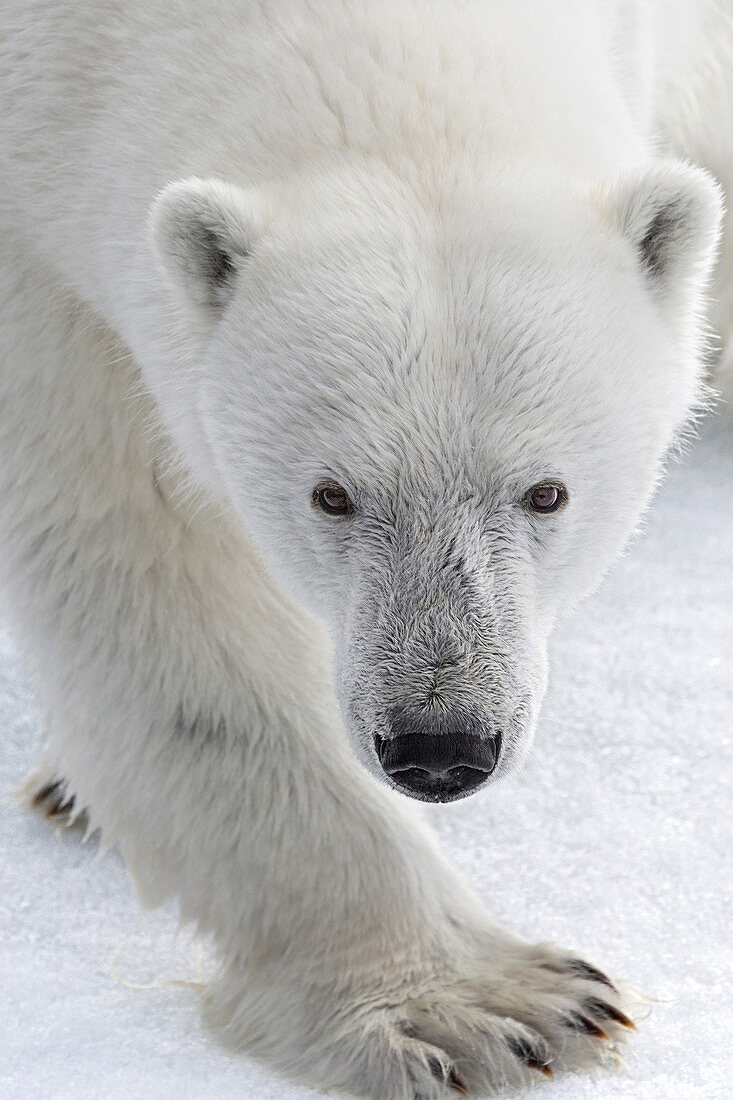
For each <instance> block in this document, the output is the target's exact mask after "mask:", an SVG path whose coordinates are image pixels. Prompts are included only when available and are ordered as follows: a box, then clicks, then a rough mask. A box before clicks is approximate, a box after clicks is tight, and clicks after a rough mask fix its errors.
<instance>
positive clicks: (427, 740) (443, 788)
mask: <svg viewBox="0 0 733 1100" xmlns="http://www.w3.org/2000/svg"><path fill="white" fill-rule="evenodd" d="M409 724H410V727H411V728H410V729H409V732H396V734H395V736H392V737H375V739H374V744H375V748H376V750H377V755H378V757H379V762H380V764H381V765H382V767H383V769H384V771H385V772H386V773H387V775H389V776H390V777H391V778H392V780H393V782H394V783H396V784H397V786H399V787H400V788H401V789H402V790H404V791H405V792H406V793H407V794H411V795H412V796H413V797H415V798H421V799H423V800H425V801H430V802H448V801H452V800H454V799H456V798H461V797H462V796H463V795H465V794H468V793H469V792H470V791H472V790H474V789H475V788H476V787H478V786H480V785H481V784H482V783H483V782H484V781H485V780H486V779H487V778H488V777H489V776H490V775H491V773H492V772H493V771H494V769H495V768H496V765H497V762H498V759H499V753H500V749H501V735H500V734H497V735H494V736H487V735H483V736H481V735H479V734H478V733H474V732H467V731H465V730H459V731H458V732H454V731H451V732H447V731H446V732H440V731H436V732H432V731H431V732H423V731H419V730H416V728H415V726H416V722H415V720H414V719H410V723H409ZM426 724H427V725H428V728H430V722H429V721H428V722H427V723H426ZM395 726H397V731H398V730H399V729H400V723H399V722H398V723H394V722H393V723H392V728H393V729H395ZM402 728H404V726H403V727H402Z"/></svg>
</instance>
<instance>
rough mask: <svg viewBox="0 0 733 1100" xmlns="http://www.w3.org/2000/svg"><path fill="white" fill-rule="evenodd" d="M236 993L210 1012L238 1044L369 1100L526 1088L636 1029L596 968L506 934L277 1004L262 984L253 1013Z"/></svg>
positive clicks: (599, 1057) (588, 1064) (591, 1060)
mask: <svg viewBox="0 0 733 1100" xmlns="http://www.w3.org/2000/svg"><path fill="white" fill-rule="evenodd" d="M230 976H231V972H230ZM252 992H253V990H252V987H251V985H250V990H249V993H250V996H251V993H252ZM274 992H275V990H274V989H273V988H271V989H270V990H269V994H270V995H272V994H273V993H274ZM228 994H229V995H228V996H227V998H226V999H227V1000H228V1002H229V1008H225V1009H224V1016H222V1014H221V1010H222V1008H223V1007H224V1006H223V1003H222V1001H221V1000H219V1003H218V1009H216V1010H215V1011H214V1012H213V1013H212V1015H214V1016H218V1019H216V1020H215V1022H216V1023H217V1024H218V1025H219V1027H220V1028H222V1027H223V1030H225V1031H228V1032H229V1037H230V1041H233V1042H235V1043H236V1045H238V1046H245V1047H246V1049H247V1050H248V1051H249V1052H250V1053H251V1054H254V1055H255V1056H258V1057H259V1058H260V1059H261V1060H262V1061H264V1062H265V1063H266V1064H268V1065H269V1066H271V1067H272V1068H276V1069H279V1070H280V1071H281V1072H284V1073H286V1074H287V1075H288V1076H290V1077H291V1078H294V1079H296V1080H299V1081H302V1082H304V1083H308V1084H310V1085H312V1086H315V1087H317V1088H325V1089H333V1090H335V1091H336V1092H337V1093H338V1094H339V1095H343V1096H351V1097H360V1098H363V1100H448V1098H450V1097H452V1098H453V1100H455V1097H456V1096H457V1095H464V1096H468V1095H474V1096H477V1097H478V1096H485V1095H493V1094H495V1093H496V1092H497V1091H501V1090H504V1089H510V1090H514V1091H518V1090H521V1089H522V1088H524V1087H525V1086H527V1085H530V1084H531V1083H533V1082H536V1081H539V1080H541V1077H542V1075H545V1076H547V1077H551V1076H552V1075H553V1072H554V1071H555V1070H559V1069H578V1068H585V1069H588V1068H592V1067H594V1066H597V1065H599V1064H602V1063H604V1062H606V1061H612V1060H613V1058H614V1055H615V1054H616V1052H617V1050H618V1048H619V1046H620V1044H621V1043H622V1042H623V1041H624V1040H625V1039H626V1038H627V1037H628V1035H629V1034H630V1032H631V1031H632V1030H633V1028H634V1025H633V1022H632V1020H631V1017H630V1015H629V1006H628V1004H627V1003H626V1002H625V1000H624V998H623V996H622V994H621V993H620V992H619V990H618V989H617V988H616V987H615V986H614V985H613V984H612V983H611V981H610V979H608V978H607V977H606V976H605V975H604V974H602V973H601V972H600V971H599V970H597V969H596V968H595V967H592V966H591V965H590V964H588V963H586V962H585V961H584V960H581V959H579V958H577V957H575V956H572V955H568V954H565V953H563V952H561V951H559V950H557V949H556V948H553V947H551V946H550V945H540V946H539V947H528V946H526V945H522V944H517V943H514V942H512V943H511V944H510V943H509V941H508V942H507V945H506V946H504V947H503V948H502V949H501V950H500V951H497V950H494V951H493V952H492V953H491V954H490V955H486V956H485V957H476V956H475V955H474V956H473V957H471V958H467V957H466V956H465V955H464V956H463V957H462V958H455V957H454V958H452V959H449V958H447V956H446V957H443V959H442V960H441V961H440V962H437V961H435V962H434V965H433V966H432V968H430V969H427V968H425V967H424V966H421V967H420V968H419V969H411V972H410V973H409V974H404V975H400V974H399V973H397V972H396V971H395V970H391V969H390V967H389V966H388V965H386V964H383V965H381V966H379V967H377V966H375V967H374V968H373V969H372V970H371V980H369V975H367V974H365V973H364V970H363V969H360V974H359V976H358V978H357V977H356V976H355V975H349V974H341V975H339V977H338V978H337V979H336V980H335V981H331V982H328V983H327V984H326V985H321V984H320V983H316V985H314V986H311V987H310V989H304V988H300V989H299V990H298V991H297V992H296V991H293V995H292V997H291V998H289V1001H288V1004H287V1006H285V1005H284V1004H283V1002H282V1001H281V1002H280V1010H279V1011H275V1002H274V1001H273V1000H271V996H269V995H268V992H267V991H265V990H262V994H261V996H258V997H256V1001H257V1007H256V1010H255V1013H254V1015H252V1008H254V1007H255V1006H254V1004H253V1003H252V1002H251V1001H250V1004H249V1006H247V1004H246V1001H247V999H248V998H247V995H246V994H245V1003H242V1001H240V1002H239V1004H237V1005H236V1007H235V997H236V995H235V994H234V992H233V989H232V987H230V989H229V991H228ZM278 1000H279V997H278ZM212 1008H215V1004H214V1002H212ZM230 1010H233V1011H234V1014H235V1017H236V1019H237V1024H236V1031H237V1032H238V1034H237V1035H235V1034H234V1029H232V1027H231V1023H232V1021H231V1018H230V1020H229V1021H226V1020H225V1017H226V1016H228V1015H229V1011H230Z"/></svg>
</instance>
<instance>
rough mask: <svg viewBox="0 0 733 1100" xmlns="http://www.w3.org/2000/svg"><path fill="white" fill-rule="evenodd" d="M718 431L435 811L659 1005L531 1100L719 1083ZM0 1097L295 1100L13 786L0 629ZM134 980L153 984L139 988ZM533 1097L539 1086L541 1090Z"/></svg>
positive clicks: (722, 461)
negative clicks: (599, 1064)
mask: <svg viewBox="0 0 733 1100" xmlns="http://www.w3.org/2000/svg"><path fill="white" fill-rule="evenodd" d="M732 555H733V425H731V424H730V423H729V424H726V423H724V422H721V421H717V422H711V423H708V424H707V425H706V427H705V430H704V432H703V435H702V438H701V439H700V440H699V441H698V443H697V444H696V445H695V447H694V449H693V450H692V452H691V453H690V454H689V455H688V457H687V458H686V459H685V460H684V461H683V462H682V464H681V465H675V466H674V467H673V468H672V471H671V473H670V476H669V478H668V480H667V481H666V483H665V485H664V488H663V490H662V492H661V494H660V495H659V497H658V498H657V500H656V502H655V505H654V507H653V509H652V512H651V514H650V516H649V519H648V522H647V525H646V531H645V532H644V533H643V534H642V535H641V537H640V538H639V539H637V541H636V543H635V545H634V546H633V548H632V549H631V551H630V552H629V553H628V555H627V556H626V557H625V558H624V559H623V560H622V561H621V562H620V563H619V564H618V565H617V567H616V568H615V569H614V571H613V573H612V575H611V577H610V578H609V580H608V581H607V582H606V584H605V585H604V587H603V588H602V590H601V592H600V593H599V594H598V595H596V596H595V597H594V598H593V599H592V600H591V601H589V602H588V603H587V604H586V605H585V606H584V607H583V608H582V609H581V610H580V612H579V613H577V614H575V616H574V617H573V618H572V620H571V621H569V622H567V623H566V624H565V625H564V627H562V628H561V630H560V632H559V633H558V634H557V635H556V639H555V643H554V647H553V675H552V680H551V685H550V691H549V694H548V698H547V701H546V705H545V708H544V717H543V719H542V722H541V724H540V727H539V730H538V734H537V741H536V745H535V748H534V752H533V755H532V758H531V762H530V764H529V766H528V767H527V769H526V771H525V772H524V774H523V775H521V776H520V777H519V778H517V779H515V780H514V781H510V782H507V783H506V785H504V786H501V787H499V788H498V789H492V790H491V791H490V792H488V793H487V794H486V795H485V796H478V797H475V798H473V799H468V800H467V801H465V802H461V803H459V804H458V805H457V806H455V807H446V808H442V809H436V810H435V811H432V810H431V818H434V820H435V824H436V828H437V829H438V830H439V834H440V837H441V840H442V843H443V845H444V847H445V849H446V851H447V852H448V853H449V855H450V856H451V858H452V859H453V861H454V862H455V863H456V864H458V865H459V866H460V867H461V868H462V870H463V871H464V872H465V874H466V875H467V876H468V878H469V879H470V880H471V881H472V883H473V884H474V886H475V887H476V889H477V890H478V891H479V893H480V894H481V895H482V896H483V897H484V898H485V899H486V901H487V903H488V904H489V905H490V906H491V908H492V909H493V911H494V913H495V914H496V915H497V916H498V917H500V918H502V919H503V920H504V921H506V922H507V923H509V924H510V925H512V927H513V928H515V929H518V930H521V932H522V933H524V934H525V935H526V936H528V937H530V938H532V939H553V940H556V941H558V942H559V943H561V944H564V945H566V946H567V947H572V948H574V949H575V950H577V951H582V952H584V953H585V954H586V955H587V957H588V958H589V959H591V960H594V961H596V962H597V963H598V964H599V965H601V966H602V967H604V968H605V969H607V970H608V971H609V972H610V973H611V974H615V975H617V976H623V977H626V978H627V979H629V980H631V981H633V983H634V984H636V985H637V986H639V987H640V988H641V989H643V990H644V991H645V992H646V993H648V994H651V995H652V996H654V997H655V998H657V1003H656V1004H655V1005H654V1006H653V1008H652V1011H651V1014H650V1015H649V1017H648V1019H647V1020H646V1021H645V1022H644V1024H643V1025H642V1026H641V1027H640V1029H639V1034H638V1037H637V1040H636V1042H635V1044H634V1048H633V1052H632V1053H631V1055H630V1056H629V1058H628V1061H627V1065H626V1067H625V1068H623V1069H621V1070H620V1071H619V1072H618V1073H617V1074H615V1075H613V1074H607V1075H606V1074H603V1075H598V1076H597V1077H595V1078H587V1077H580V1076H573V1077H565V1078H563V1079H556V1080H555V1081H554V1082H553V1083H550V1084H548V1085H543V1086H542V1087H543V1089H544V1095H545V1096H546V1097H547V1100H589V1098H594V1100H595V1098H598V1100H611V1098H613V1100H621V1098H623V1100H677V1098H683V1100H692V1098H699V1100H716V1098H719V1097H733V1054H732V1053H731V1050H732V1043H733V998H732V997H731V985H732V979H733V965H732V964H733V951H732V950H731V947H732V943H733V881H732V880H733V875H732V873H731V872H732V855H731V853H732V851H733V844H732V841H733V826H732V825H731V819H732V817H733V813H732V806H731V774H732V772H733V767H732V765H733V760H732V759H731V757H732V756H733V747H732V737H731V718H732V716H733V672H732V669H733V565H732V561H731V558H732ZM0 724H1V725H2V738H3V744H4V751H2V765H1V774H0V788H1V789H2V790H3V792H8V794H7V796H6V797H3V798H2V810H1V812H2V826H1V832H0V849H1V853H0V860H1V863H0V989H2V1002H3V1006H2V1013H1V1015H0V1096H2V1098H3V1100H36V1098H38V1100H41V1098H42V1100H234V1098H236V1100H298V1098H300V1100H307V1098H308V1097H315V1095H316V1094H315V1093H312V1092H310V1091H308V1090H306V1089H300V1088H295V1087H293V1086H291V1085H288V1084H282V1083H280V1082H278V1081H277V1080H276V1079H274V1078H273V1077H271V1076H270V1075H268V1074H267V1073H265V1072H263V1071H261V1070H260V1069H258V1068H254V1067H253V1066H252V1065H250V1064H248V1063H247V1062H245V1061H240V1060H238V1059H236V1058H234V1057H232V1056H231V1055H229V1054H225V1053H223V1052H222V1051H220V1050H219V1049H218V1048H217V1047H216V1046H215V1044H214V1043H213V1042H212V1041H211V1039H209V1038H208V1037H207V1036H206V1035H205V1033H203V1032H202V1031H201V1030H200V1028H199V1027H198V1023H197V1019H198V1017H197V994H196V992H195V991H194V990H193V989H192V988H190V987H186V986H182V985H171V984H155V983H156V980H157V979H160V978H162V979H166V978H179V979H186V978H193V977H195V973H196V965H197V964H196V951H195V948H194V947H193V946H192V945H191V944H190V942H188V941H187V940H185V939H179V941H178V942H177V943H176V942H174V938H173V929H174V926H175V922H174V920H173V917H172V915H171V914H170V913H162V914H161V913H158V914H154V915H153V916H152V917H150V918H148V920H147V922H146V923H141V921H140V920H139V918H138V916H137V910H136V906H135V903H134V900H133V898H132V896H131V891H130V887H129V885H128V881H127V878H126V875H125V871H124V868H123V866H122V864H121V862H120V860H119V858H117V857H116V856H115V855H114V854H113V855H110V856H107V857H105V858H104V859H102V860H97V859H95V858H94V848H93V845H87V846H86V847H80V846H79V844H78V843H77V841H76V840H75V839H74V837H73V836H71V835H68V834H67V835H60V836H58V837H57V838H55V837H54V834H53V832H52V831H51V830H50V829H49V827H48V826H47V825H46V824H45V823H44V822H43V821H42V820H40V819H36V818H35V817H33V816H31V815H29V814H25V813H20V812H19V811H18V810H16V809H15V808H14V807H13V806H12V804H11V802H10V797H9V792H10V791H11V790H12V789H13V788H14V787H16V786H17V784H18V783H19V782H20V780H21V778H22V776H23V773H24V772H25V770H26V769H27V768H28V766H29V765H30V764H31V762H32V761H33V758H34V755H35V752H36V748H37V745H38V743H39V740H40V734H39V730H38V728H37V723H36V718H35V717H34V713H33V704H32V697H31V692H30V687H29V683H28V679H27V676H26V674H25V672H24V670H23V668H22V667H21V665H20V663H19V661H18V659H17V656H16V654H15V651H14V649H13V646H12V644H11V642H10V640H9V639H8V637H7V636H2V635H0ZM115 951H116V952H117V955H116V971H117V974H118V975H119V977H120V978H121V979H123V980H124V981H126V982H128V983H130V982H132V983H138V984H142V985H145V984H148V985H150V984H151V983H153V987H152V988H143V989H141V988H131V987H130V985H125V984H122V982H121V981H118V979H117V977H116V976H115V968H114V967H113V964H112V957H113V954H114V953H115ZM534 1095H537V1096H538V1097H539V1096H541V1095H542V1093H541V1092H538V1093H536V1094H534Z"/></svg>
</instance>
